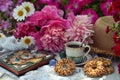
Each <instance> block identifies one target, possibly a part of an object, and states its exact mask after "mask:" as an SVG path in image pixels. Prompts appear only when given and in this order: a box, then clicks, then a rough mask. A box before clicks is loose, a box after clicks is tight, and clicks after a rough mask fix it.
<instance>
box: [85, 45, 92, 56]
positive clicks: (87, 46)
mask: <svg viewBox="0 0 120 80" xmlns="http://www.w3.org/2000/svg"><path fill="white" fill-rule="evenodd" d="M86 48H88V50H87V51H86V52H85V55H84V56H83V57H85V56H87V55H88V53H89V52H90V50H91V48H90V46H89V45H85V49H86ZM85 49H84V50H85Z"/></svg>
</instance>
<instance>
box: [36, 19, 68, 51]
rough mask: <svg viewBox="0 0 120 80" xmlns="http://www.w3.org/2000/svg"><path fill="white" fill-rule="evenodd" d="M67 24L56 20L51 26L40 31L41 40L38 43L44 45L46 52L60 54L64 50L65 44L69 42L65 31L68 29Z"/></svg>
mask: <svg viewBox="0 0 120 80" xmlns="http://www.w3.org/2000/svg"><path fill="white" fill-rule="evenodd" d="M67 28H68V27H67V25H66V22H64V21H60V20H54V21H51V22H50V23H49V25H46V26H43V27H42V29H41V31H40V38H39V39H38V41H37V42H39V41H40V42H41V43H42V47H43V49H44V50H48V51H51V52H60V51H61V50H63V49H64V43H65V42H66V41H67V38H66V37H65V30H66V29H67Z"/></svg>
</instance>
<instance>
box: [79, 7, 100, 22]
mask: <svg viewBox="0 0 120 80" xmlns="http://www.w3.org/2000/svg"><path fill="white" fill-rule="evenodd" d="M81 15H88V16H89V17H90V18H91V21H92V23H93V24H94V23H95V22H96V20H97V19H98V15H97V13H96V12H95V11H94V10H93V9H86V10H84V11H82V12H81Z"/></svg>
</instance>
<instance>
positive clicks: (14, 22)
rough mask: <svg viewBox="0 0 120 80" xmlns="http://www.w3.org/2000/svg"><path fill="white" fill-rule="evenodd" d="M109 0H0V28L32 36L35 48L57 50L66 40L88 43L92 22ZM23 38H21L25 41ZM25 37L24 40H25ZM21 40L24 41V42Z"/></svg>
mask: <svg viewBox="0 0 120 80" xmlns="http://www.w3.org/2000/svg"><path fill="white" fill-rule="evenodd" d="M111 2H112V0H18V1H16V0H1V1H0V32H1V33H4V34H5V35H14V36H15V38H16V39H22V38H25V40H26V37H27V36H32V37H33V38H34V40H35V44H36V45H37V49H38V50H41V49H43V50H47V51H51V52H60V51H61V50H64V44H65V43H66V42H69V41H80V42H81V41H82V40H83V39H84V38H85V37H86V39H85V41H84V43H85V44H92V43H93V40H92V38H91V36H92V35H93V33H94V31H93V25H94V23H95V21H96V20H97V18H98V17H100V16H104V15H111V14H109V13H108V12H107V10H108V7H109V6H110V4H111ZM25 40H24V41H25ZM27 41H28V40H27ZM24 44H27V43H26V42H24Z"/></svg>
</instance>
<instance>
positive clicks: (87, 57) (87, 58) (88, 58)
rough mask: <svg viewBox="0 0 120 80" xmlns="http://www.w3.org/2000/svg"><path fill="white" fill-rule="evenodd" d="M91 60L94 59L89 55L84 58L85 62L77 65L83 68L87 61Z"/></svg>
mask: <svg viewBox="0 0 120 80" xmlns="http://www.w3.org/2000/svg"><path fill="white" fill-rule="evenodd" d="M90 59H92V56H91V55H90V54H88V55H87V56H85V57H84V59H83V61H82V62H81V63H79V64H76V66H82V65H84V64H85V63H86V62H87V61H89V60H90Z"/></svg>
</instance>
